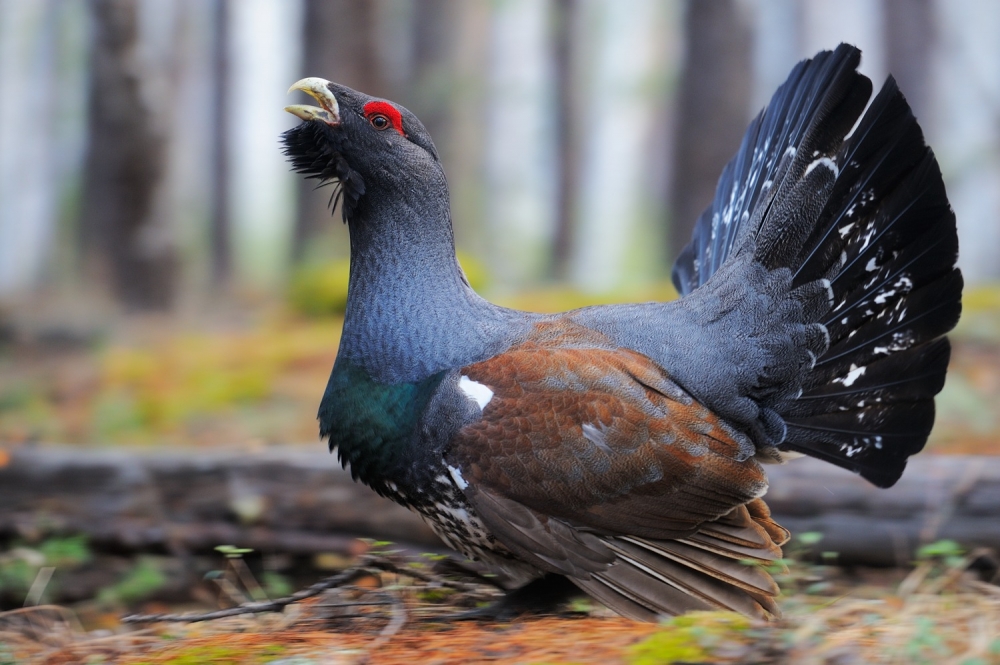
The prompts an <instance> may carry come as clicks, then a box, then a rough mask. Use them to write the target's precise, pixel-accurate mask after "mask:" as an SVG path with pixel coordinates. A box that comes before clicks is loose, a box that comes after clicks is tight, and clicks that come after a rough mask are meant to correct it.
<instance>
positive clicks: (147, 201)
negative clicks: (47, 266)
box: [81, 0, 177, 311]
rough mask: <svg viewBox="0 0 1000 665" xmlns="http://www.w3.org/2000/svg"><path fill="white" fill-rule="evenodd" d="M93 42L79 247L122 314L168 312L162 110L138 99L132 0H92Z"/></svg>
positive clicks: (140, 80) (140, 69)
mask: <svg viewBox="0 0 1000 665" xmlns="http://www.w3.org/2000/svg"><path fill="white" fill-rule="evenodd" d="M90 9H91V12H92V14H93V23H94V43H93V54H92V64H91V81H90V90H89V96H90V99H89V127H88V134H89V145H88V149H87V156H86V161H85V167H84V173H85V177H84V194H83V209H82V220H81V242H82V246H83V249H84V254H85V255H86V256H88V257H89V258H88V259H87V263H88V264H89V265H90V269H91V270H93V271H94V272H97V273H98V274H104V275H105V276H106V278H107V279H109V280H110V283H111V287H112V290H113V292H114V294H115V295H116V296H117V298H118V300H119V301H120V302H121V303H122V305H124V306H125V308H126V309H129V310H140V311H144V310H145V311H148V310H165V309H169V308H170V306H171V305H172V303H173V300H174V297H175V277H176V270H177V257H176V251H175V247H174V242H173V238H171V237H170V233H169V229H168V228H167V227H166V224H165V221H166V220H163V219H158V218H157V214H156V203H157V194H158V189H159V185H160V183H161V181H162V179H163V176H164V174H165V171H166V160H167V154H166V143H167V142H166V137H165V136H164V130H163V128H162V127H163V124H162V123H161V122H159V118H160V113H161V109H160V108H158V105H157V104H155V103H152V101H151V100H149V99H147V98H146V97H145V96H144V79H145V77H146V76H149V75H150V73H149V72H148V71H147V70H146V68H145V67H144V63H143V61H142V59H141V58H140V57H139V53H138V39H139V17H138V14H139V6H138V3H137V2H136V0H91V3H90Z"/></svg>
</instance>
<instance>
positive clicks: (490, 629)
mask: <svg viewBox="0 0 1000 665" xmlns="http://www.w3.org/2000/svg"><path fill="white" fill-rule="evenodd" d="M656 630H657V626H655V625H651V624H642V623H637V622H635V621H630V620H628V619H621V618H581V619H565V618H554V617H553V618H543V619H533V620H524V621H514V622H511V623H505V624H481V623H475V622H450V623H418V622H413V623H408V624H407V625H406V626H405V627H404V628H403V629H402V630H400V632H398V633H396V634H395V635H392V636H391V637H389V638H388V639H386V640H381V639H379V637H378V635H377V633H375V634H364V633H357V632H354V633H351V632H337V631H335V630H329V631H320V630H307V631H302V630H281V631H274V632H264V633H235V634H234V633H229V634H216V635H211V636H205V637H187V638H185V639H181V640H177V641H174V642H159V643H158V644H157V645H156V647H154V648H153V649H150V650H146V649H143V648H139V649H136V651H135V652H133V653H132V654H130V655H128V656H124V657H120V658H119V659H118V660H116V661H114V662H116V663H118V664H119V665H138V664H139V663H141V664H142V665H164V664H166V663H169V662H171V660H172V659H176V658H178V656H180V655H182V654H190V653H191V652H193V651H196V650H201V649H204V650H205V652H206V653H207V652H210V650H211V649H213V648H225V649H226V650H227V651H229V652H230V653H242V654H244V655H245V657H246V658H247V662H259V661H254V660H253V659H254V658H255V656H257V657H260V656H263V655H264V653H265V649H267V648H268V647H272V646H274V645H281V646H282V647H283V648H282V651H281V653H280V656H278V657H279V658H292V657H294V656H297V655H298V656H304V657H309V658H311V659H314V660H316V662H328V663H352V662H370V663H379V664H380V665H395V664H399V665H415V664H417V663H421V664H424V663H427V664H431V663H433V664H436V665H449V664H451V663H455V664H458V663H474V662H481V661H484V660H488V661H493V662H573V663H580V664H585V663H599V664H601V665H612V664H613V663H623V662H625V661H624V660H623V655H625V654H626V653H627V649H628V647H629V646H631V645H633V644H635V643H636V642H639V641H640V640H642V639H644V638H646V637H648V636H649V635H651V634H652V633H653V632H655V631H656ZM74 651H75V650H74V649H73V648H72V647H69V648H66V649H63V650H61V651H60V652H58V653H57V654H52V655H51V656H50V657H49V658H48V659H47V660H46V661H45V662H46V665H70V664H71V663H72V664H74V665H75V664H77V663H79V662H80V660H79V658H80V655H81V654H80V653H74ZM271 658H274V656H272V657H271ZM105 662H108V661H105ZM185 662H187V661H185ZM220 662H229V661H228V660H223V661H220Z"/></svg>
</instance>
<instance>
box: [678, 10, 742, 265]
mask: <svg viewBox="0 0 1000 665" xmlns="http://www.w3.org/2000/svg"><path fill="white" fill-rule="evenodd" d="M739 5H740V3H739V2H737V1H736V0H712V1H711V2H705V1H699V0H687V1H686V3H685V29H684V34H685V38H686V45H685V47H684V64H683V67H682V72H681V83H680V91H679V95H678V114H677V126H676V127H677V129H676V138H675V140H674V145H675V146H676V149H675V153H674V166H673V169H672V171H673V174H674V175H673V186H672V187H671V192H672V193H671V197H670V198H671V200H672V201H673V205H672V206H671V207H672V213H673V214H672V219H671V230H670V233H669V243H670V246H669V248H668V250H669V253H670V255H671V256H676V255H677V254H679V253H680V251H681V249H683V247H684V246H685V245H686V244H687V243H688V242H689V241H690V240H691V232H692V231H693V230H694V225H695V222H697V221H698V217H699V216H700V215H701V213H702V212H703V211H704V210H705V208H707V207H708V205H709V204H710V203H711V201H712V196H713V194H714V193H715V185H716V182H717V181H718V179H719V175H720V174H721V173H722V169H723V167H724V166H725V165H726V163H727V162H728V161H729V159H730V158H731V157H732V156H733V155H734V154H735V152H736V150H737V149H738V148H739V145H740V139H741V137H742V136H743V130H744V129H745V126H746V123H747V115H748V109H749V105H750V96H751V92H752V80H753V72H752V69H751V62H752V58H751V32H750V27H749V25H748V22H747V20H746V19H745V17H744V16H743V15H742V13H741V9H740V6H739Z"/></svg>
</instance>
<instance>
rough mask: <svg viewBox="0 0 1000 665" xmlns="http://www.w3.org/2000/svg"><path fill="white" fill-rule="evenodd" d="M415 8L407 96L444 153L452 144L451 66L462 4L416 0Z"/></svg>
mask: <svg viewBox="0 0 1000 665" xmlns="http://www.w3.org/2000/svg"><path fill="white" fill-rule="evenodd" d="M413 9H414V11H413V76H411V77H410V80H411V84H410V86H409V87H410V90H407V91H406V92H407V94H406V96H407V97H408V98H409V99H410V100H412V101H410V102H408V103H409V104H410V105H411V106H410V110H411V111H413V112H414V113H415V114H416V115H417V117H419V118H420V121H421V122H422V123H423V124H424V127H425V128H426V129H427V131H428V132H430V135H431V137H432V138H433V139H434V144H435V146H437V149H438V154H444V153H447V152H448V150H449V148H450V146H449V145H448V141H449V136H450V132H449V122H448V118H449V116H450V108H449V107H450V101H451V95H452V94H453V92H454V91H453V90H452V76H451V71H450V69H451V62H452V54H453V52H454V50H455V48H454V47H455V42H456V38H455V29H456V28H455V23H456V15H457V14H458V11H459V8H458V7H457V2H456V0H415V2H414V7H413Z"/></svg>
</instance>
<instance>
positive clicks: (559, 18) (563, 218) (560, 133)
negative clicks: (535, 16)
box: [552, 0, 580, 279]
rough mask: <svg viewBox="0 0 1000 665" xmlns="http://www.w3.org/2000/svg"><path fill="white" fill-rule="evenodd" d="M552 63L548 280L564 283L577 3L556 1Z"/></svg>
mask: <svg viewBox="0 0 1000 665" xmlns="http://www.w3.org/2000/svg"><path fill="white" fill-rule="evenodd" d="M554 9H555V26H554V27H555V30H554V32H555V35H554V39H553V63H554V66H555V78H556V113H555V115H556V133H557V134H556V136H557V138H556V141H557V144H556V159H557V160H558V168H559V173H558V175H557V177H558V183H557V185H556V188H557V190H556V197H557V200H556V232H555V237H554V239H553V242H552V276H553V277H555V278H556V279H566V278H567V277H568V276H569V274H568V273H569V260H570V254H571V252H572V249H573V225H574V221H575V219H576V216H575V210H574V206H573V202H574V201H576V194H577V189H578V185H579V171H578V166H579V165H578V161H579V156H580V146H579V120H580V112H579V105H578V104H576V103H575V98H576V96H577V95H576V92H577V86H576V82H577V72H576V68H575V67H574V64H575V60H576V59H575V53H574V48H573V45H574V39H573V37H574V33H575V32H576V27H577V20H578V16H579V13H580V11H579V9H580V5H579V2H578V1H577V0H556V3H555V7H554Z"/></svg>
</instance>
